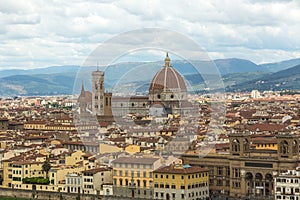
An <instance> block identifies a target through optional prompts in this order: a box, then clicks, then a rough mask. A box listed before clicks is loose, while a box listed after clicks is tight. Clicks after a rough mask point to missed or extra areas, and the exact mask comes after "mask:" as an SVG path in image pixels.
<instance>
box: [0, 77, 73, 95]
mask: <svg viewBox="0 0 300 200" xmlns="http://www.w3.org/2000/svg"><path fill="white" fill-rule="evenodd" d="M75 77H76V74H75V73H69V74H68V73H65V74H50V75H49V74H48V75H45V74H37V75H14V76H9V77H4V78H1V79H0V94H1V96H18V95H57V94H72V91H73V85H74V80H75Z"/></svg>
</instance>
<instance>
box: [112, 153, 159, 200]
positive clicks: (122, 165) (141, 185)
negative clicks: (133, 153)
mask: <svg viewBox="0 0 300 200" xmlns="http://www.w3.org/2000/svg"><path fill="white" fill-rule="evenodd" d="M112 164H113V185H114V191H113V193H114V195H116V196H123V197H132V198H147V199H152V197H153V171H154V170H155V169H158V168H159V167H160V166H161V165H162V164H161V160H160V158H154V157H121V158H118V159H116V160H114V161H113V162H112Z"/></svg>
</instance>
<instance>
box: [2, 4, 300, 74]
mask: <svg viewBox="0 0 300 200" xmlns="http://www.w3.org/2000/svg"><path fill="white" fill-rule="evenodd" d="M0 5H1V6H0V19H1V20H0V44H1V45H0V69H4V68H15V67H19V68H26V67H45V66H49V65H60V64H78V65H80V64H82V63H83V62H84V60H85V59H86V58H87V57H88V55H89V54H90V53H91V52H92V51H93V50H94V49H95V48H96V47H97V46H98V45H99V44H100V43H102V42H104V41H105V40H107V39H109V38H111V37H112V36H116V35H118V34H120V33H123V32H125V31H130V30H134V29H139V28H145V27H158V28H165V29H169V30H174V31H177V32H180V33H182V34H184V35H186V36H188V37H191V38H192V39H194V40H195V41H197V42H198V43H199V44H200V45H201V46H202V47H203V48H204V49H206V50H207V51H208V52H209V55H211V56H212V57H213V58H226V57H240V58H245V59H249V60H252V61H254V62H258V63H259V62H273V61H278V60H283V59H291V58H295V57H299V53H300V40H299V36H298V33H299V32H300V27H299V21H300V4H299V2H298V1H296V0H295V1H289V0H274V1H266V0H210V1H199V0H191V1H184V0H179V1H176V2H174V1H170V0H163V1H159V0H147V1H146V0H139V1H134V0H124V1H108V0H103V1H96V0H90V1H83V0H82V1H81V0H72V1H57V0H51V1H50V0H31V1H30V0H29V1H27V0H20V1H5V0H0ZM123 42H126V41H123ZM149 52H151V51H149Z"/></svg>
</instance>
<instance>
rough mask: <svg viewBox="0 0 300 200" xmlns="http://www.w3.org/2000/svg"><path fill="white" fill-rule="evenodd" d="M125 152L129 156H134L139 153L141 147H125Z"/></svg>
mask: <svg viewBox="0 0 300 200" xmlns="http://www.w3.org/2000/svg"><path fill="white" fill-rule="evenodd" d="M125 152H127V153H129V154H131V155H132V154H135V153H139V152H141V147H140V146H138V145H133V144H131V145H128V146H127V147H125Z"/></svg>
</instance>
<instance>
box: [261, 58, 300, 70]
mask: <svg viewBox="0 0 300 200" xmlns="http://www.w3.org/2000/svg"><path fill="white" fill-rule="evenodd" d="M299 64H300V58H297V59H292V60H285V61H282V62H276V63H267V64H262V65H260V66H261V67H264V68H267V69H268V70H269V71H271V72H278V71H281V70H284V69H288V68H291V67H294V66H296V65H299Z"/></svg>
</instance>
